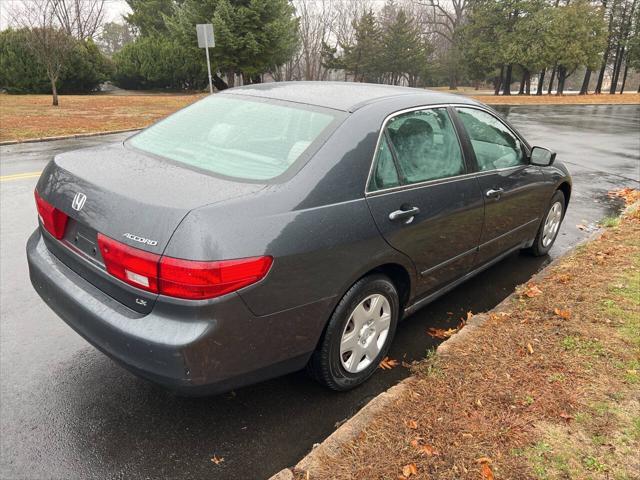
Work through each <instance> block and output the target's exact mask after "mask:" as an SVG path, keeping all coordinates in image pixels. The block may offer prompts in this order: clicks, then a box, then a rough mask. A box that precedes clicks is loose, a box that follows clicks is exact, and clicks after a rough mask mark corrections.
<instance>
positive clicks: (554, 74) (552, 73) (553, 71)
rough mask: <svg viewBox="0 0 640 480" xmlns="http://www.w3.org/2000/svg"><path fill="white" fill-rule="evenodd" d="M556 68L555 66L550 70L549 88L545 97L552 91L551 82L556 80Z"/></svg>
mask: <svg viewBox="0 0 640 480" xmlns="http://www.w3.org/2000/svg"><path fill="white" fill-rule="evenodd" d="M556 67H557V65H554V66H553V69H552V70H551V78H550V79H549V88H548V89H547V95H551V90H553V81H554V80H555V79H556Z"/></svg>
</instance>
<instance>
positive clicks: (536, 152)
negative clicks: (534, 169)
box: [530, 147, 556, 167]
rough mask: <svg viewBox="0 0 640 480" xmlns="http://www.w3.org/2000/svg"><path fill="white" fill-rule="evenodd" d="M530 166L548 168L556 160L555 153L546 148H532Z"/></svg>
mask: <svg viewBox="0 0 640 480" xmlns="http://www.w3.org/2000/svg"><path fill="white" fill-rule="evenodd" d="M530 159H531V165H538V166H540V167H548V166H549V165H551V164H552V163H553V161H554V160H555V159H556V152H552V151H551V150H549V149H548V148H544V147H533V148H532V149H531V157H530Z"/></svg>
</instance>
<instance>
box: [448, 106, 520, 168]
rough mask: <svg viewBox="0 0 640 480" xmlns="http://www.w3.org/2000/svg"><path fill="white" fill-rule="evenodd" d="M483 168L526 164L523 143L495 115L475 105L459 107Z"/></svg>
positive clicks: (461, 117) (479, 166) (459, 112)
mask: <svg viewBox="0 0 640 480" xmlns="http://www.w3.org/2000/svg"><path fill="white" fill-rule="evenodd" d="M457 111H458V115H459V117H460V120H462V123H463V125H464V128H465V129H466V131H467V133H468V134H469V138H470V140H471V145H472V146H473V151H474V153H475V154H476V159H477V161H478V168H479V169H480V171H488V170H497V169H499V168H509V167H515V166H518V165H524V164H525V163H526V162H525V155H524V151H523V148H522V143H521V142H520V140H518V138H517V137H516V136H515V135H514V134H513V133H511V130H509V128H508V127H507V126H506V125H505V124H503V123H502V122H501V121H500V120H498V119H497V118H496V117H494V116H493V115H490V114H488V113H486V112H483V111H481V110H477V109H475V108H458V109H457Z"/></svg>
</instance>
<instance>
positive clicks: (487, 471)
mask: <svg viewBox="0 0 640 480" xmlns="http://www.w3.org/2000/svg"><path fill="white" fill-rule="evenodd" d="M480 473H481V474H482V478H484V479H485V480H493V478H494V477H493V472H492V471H491V467H490V466H489V464H488V463H483V464H482V467H480Z"/></svg>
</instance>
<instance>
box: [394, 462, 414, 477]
mask: <svg viewBox="0 0 640 480" xmlns="http://www.w3.org/2000/svg"><path fill="white" fill-rule="evenodd" d="M417 474H418V467H416V464H415V463H410V464H408V465H405V466H404V467H402V475H401V476H399V477H398V480H406V479H407V478H409V477H411V476H412V475H417Z"/></svg>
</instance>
